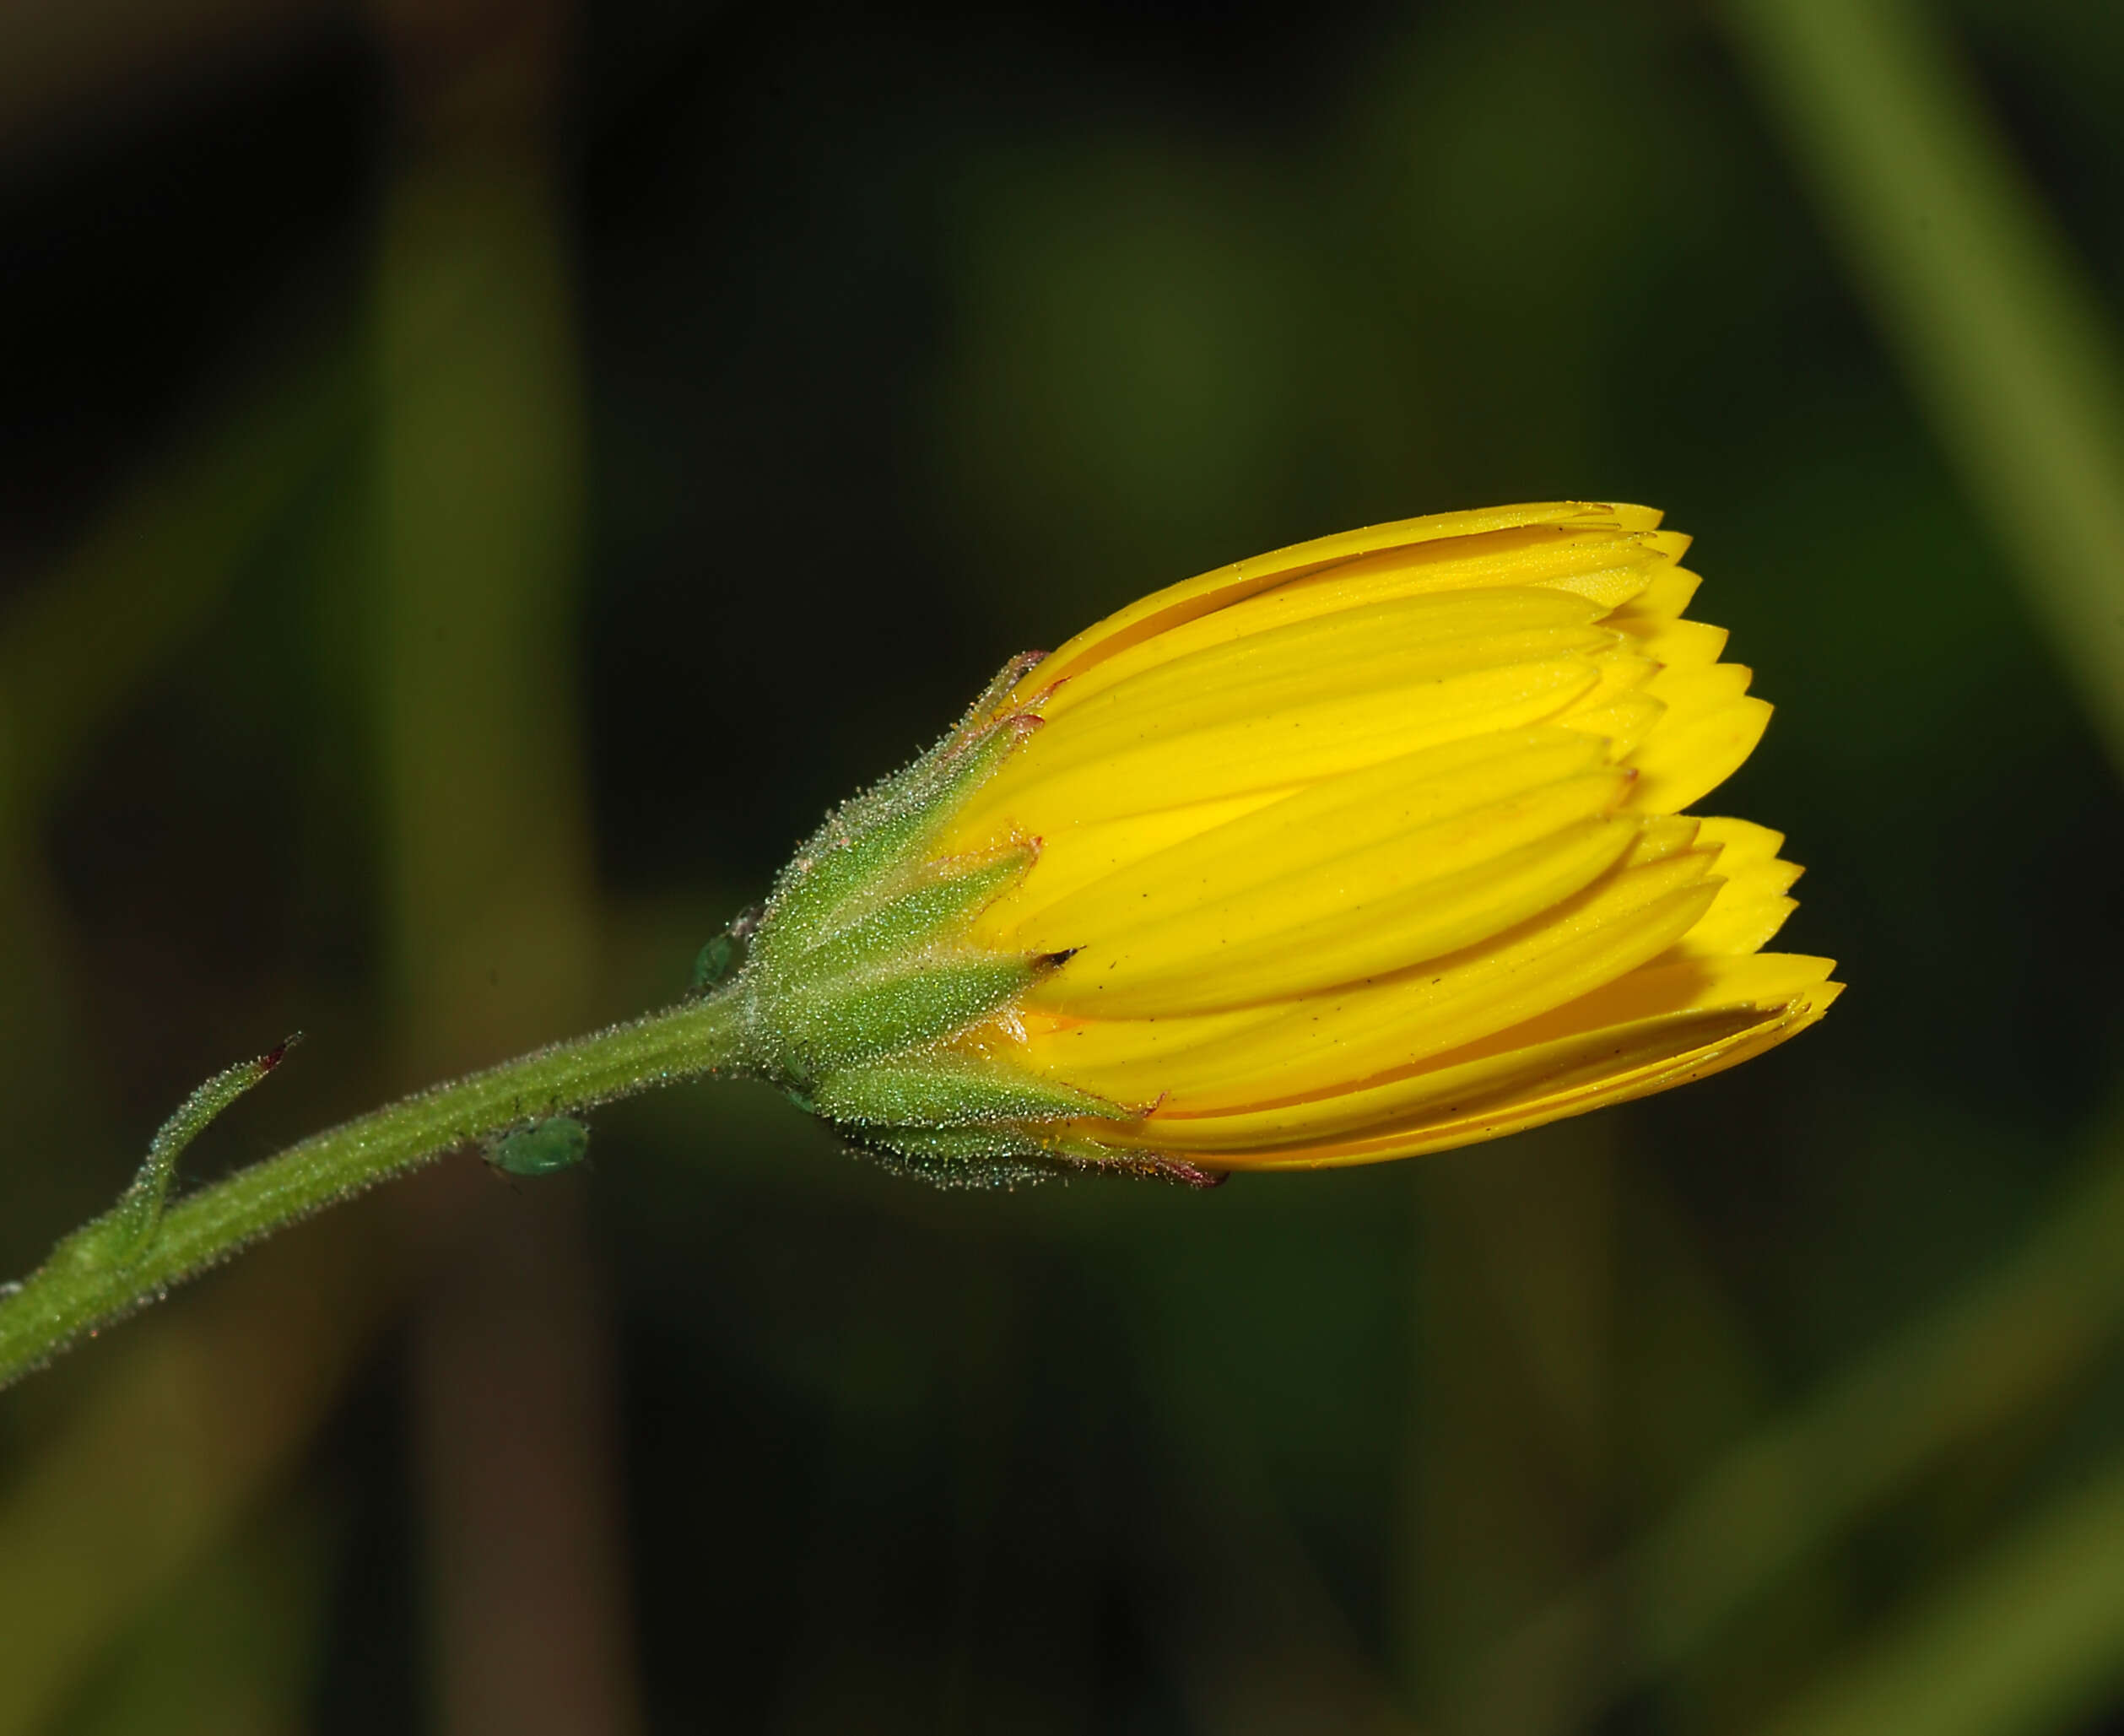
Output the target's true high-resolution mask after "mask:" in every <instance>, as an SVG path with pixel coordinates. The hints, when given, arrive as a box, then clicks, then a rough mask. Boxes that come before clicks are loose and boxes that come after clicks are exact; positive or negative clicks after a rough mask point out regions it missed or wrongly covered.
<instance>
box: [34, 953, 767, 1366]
mask: <svg viewBox="0 0 2124 1736" xmlns="http://www.w3.org/2000/svg"><path fill="white" fill-rule="evenodd" d="M743 1059H744V1044H743V1014H742V1010H741V1009H740V1007H739V1005H738V999H737V998H736V995H735V994H734V993H733V992H731V991H728V990H726V991H725V992H722V993H721V994H717V995H713V996H710V997H708V998H704V999H699V1000H691V1001H684V1002H681V1003H679V1004H678V1006H675V1007H671V1008H667V1009H665V1010H664V1011H662V1012H660V1013H651V1014H648V1015H647V1016H646V1017H644V1018H641V1019H635V1020H633V1021H631V1022H630V1023H628V1024H625V1025H613V1026H612V1027H611V1028H610V1029H609V1030H601V1031H597V1032H595V1033H593V1034H592V1035H591V1036H581V1037H576V1038H574V1039H573V1040H571V1041H568V1042H564V1043H555V1044H554V1045H553V1046H551V1047H549V1048H544V1049H539V1050H537V1051H535V1052H532V1053H531V1054H528V1055H524V1056H521V1057H518V1058H517V1059H516V1060H514V1061H508V1062H505V1063H502V1064H501V1065H500V1066H499V1067H494V1068H488V1069H487V1070H486V1071H485V1072H484V1073H475V1074H468V1075H467V1076H466V1077H465V1078H463V1079H454V1080H451V1082H450V1083H449V1084H440V1085H435V1086H432V1087H430V1089H429V1090H424V1091H421V1092H419V1093H417V1094H416V1095H413V1096H411V1097H406V1098H403V1099H401V1100H400V1101H397V1102H396V1103H392V1104H388V1105H386V1106H385V1107H383V1108H381V1109H378V1110H373V1111H370V1113H369V1114H367V1115H365V1116H361V1117H358V1118H357V1119H355V1120H354V1121H350V1122H345V1123H344V1124H343V1125H342V1126H339V1127H337V1128H332V1129H331V1130H330V1131H328V1132H327V1133H317V1134H315V1135H313V1136H312V1137H311V1138H307V1139H305V1140H303V1141H302V1142H301V1143H300V1144H297V1145H291V1146H289V1148H288V1149H286V1150H285V1151H283V1152H280V1153H278V1154H277V1155H274V1156H273V1157H269V1158H268V1159H266V1160H264V1161H263V1162H262V1163H258V1164H255V1165H252V1166H251V1168H249V1169H246V1170H240V1171H237V1172H236V1174H235V1175H233V1176H230V1177H229V1178H228V1179H227V1180H226V1181H223V1182H215V1183H213V1185H212V1186H210V1187H203V1188H201V1189H200V1190H199V1191H198V1192H196V1193H193V1194H191V1195H189V1196H188V1197H186V1198H183V1199H181V1200H180V1201H178V1202H177V1203H176V1204H174V1205H172V1206H170V1208H169V1209H168V1210H167V1211H165V1212H162V1213H160V1214H159V1220H158V1221H156V1222H155V1223H154V1225H153V1227H152V1229H151V1230H149V1233H148V1234H147V1235H146V1236H144V1237H143V1236H141V1235H140V1234H139V1226H138V1224H137V1223H136V1222H134V1221H133V1220H132V1219H130V1218H127V1217H126V1215H125V1208H124V1207H123V1206H121V1207H120V1208H119V1209H117V1210H116V1211H114V1212H113V1213H111V1214H107V1215H106V1216H105V1217H103V1218H99V1219H97V1220H95V1222H94V1223H92V1224H90V1225H88V1226H86V1227H85V1228H84V1229H83V1230H78V1231H76V1232H75V1233H74V1234H73V1235H72V1236H68V1238H67V1239H66V1240H65V1241H62V1242H61V1243H60V1244H59V1246H58V1247H57V1248H56V1249H55V1250H54V1251H53V1252H52V1256H51V1258H50V1259H48V1260H46V1262H45V1263H44V1264H43V1265H42V1266H41V1267H40V1268H38V1269H37V1270H36V1271H35V1273H33V1274H30V1277H29V1278H28V1279H25V1280H24V1281H23V1282H22V1283H21V1284H19V1285H17V1286H14V1288H13V1289H11V1290H8V1293H7V1294H6V1295H5V1296H4V1297H0V1386H5V1385H6V1384H8V1382H12V1381H14V1380H15V1379H17V1378H19V1376H22V1375H24V1374H26V1373H28V1372H29V1371H30V1370H32V1369H35V1368H36V1367H38V1366H41V1365H42V1364H43V1363H45V1362H46V1361H48V1360H51V1357H52V1356H54V1355H57V1353H58V1352H59V1351H60V1350H62V1349H65V1348H66V1346H67V1345H68V1344H70V1343H72V1342H73V1340H74V1339H77V1338H78V1337H79V1336H80V1335H81V1334H82V1333H86V1332H92V1331H94V1330H95V1329H96V1328H99V1327H100V1326H104V1325H106V1324H108V1323H109V1322H111V1321H113V1320H116V1319H118V1318H120V1317H122V1316H123V1315H126V1314H128V1313H130V1312H132V1311H133V1310H134V1309H136V1308H138V1307H140V1306H143V1304H145V1303H148V1302H150V1301H157V1300H159V1298H160V1297H161V1296H163V1295H165V1293H166V1292H167V1291H168V1290H170V1286H171V1285H173V1284H181V1283H182V1282H183V1281H184V1280H185V1279H187V1278H190V1277H192V1276H193V1275H194V1274H197V1273H199V1272H203V1271H204V1270H205V1269H206V1268H208V1267H209V1266H213V1265H215V1264H217V1263H219V1262H220V1261H222V1260H224V1259H226V1258H228V1257H229V1256H230V1255H231V1254H233V1253H235V1252H236V1251H237V1250H238V1249H239V1248H241V1247H243V1246H244V1245H245V1244H246V1243H247V1242H251V1241H257V1239H258V1238H259V1237H260V1236H265V1235H268V1234H269V1233H270V1232H271V1231H273V1230H278V1229H279V1228H280V1227H281V1226H282V1225H286V1224H290V1223H293V1222H294V1221H295V1220H296V1219H298V1218H305V1217H307V1216H309V1215H310V1214H311V1213H313V1212H316V1211H321V1210H322V1209H324V1208H325V1207H327V1206H329V1205H333V1204H336V1203H338V1202H339V1201H341V1200H343V1199H347V1198H351V1197H352V1196H353V1195H354V1194H356V1193H359V1192H362V1191H363V1190H364V1189H365V1188H368V1187H373V1186H374V1185H375V1184H376V1183H377V1182H381V1181H384V1180H386V1178H387V1177H389V1176H395V1175H397V1174H399V1173H400V1172H401V1171H406V1170H409V1169H412V1168H413V1167H415V1166H416V1165H419V1164H423V1163H425V1162H428V1161H429V1160H432V1159H434V1158H436V1157H439V1156H440V1155H442V1154H443V1153H445V1152H446V1151H451V1150H455V1149H458V1148H460V1147H462V1146H465V1145H467V1144H471V1143H473V1141H475V1140H478V1139H480V1138H484V1137H485V1136H488V1135H490V1134H494V1133H502V1132H505V1131H506V1130H508V1129H510V1128H515V1127H518V1126H521V1125H522V1124H523V1123H525V1122H533V1121H538V1120H540V1119H543V1117H548V1116H554V1115H561V1114H565V1113H568V1112H570V1111H576V1110H583V1109H589V1108H592V1107H594V1106H596V1105H597V1104H600V1103H609V1102H611V1101H614V1100H615V1099H618V1098H621V1097H631V1096H633V1095H636V1094H637V1093H639V1092H642V1091H646V1090H653V1089H655V1088H656V1087H657V1086H659V1085H667V1084H677V1083H678V1081H680V1080H682V1079H697V1078H700V1077H701V1076H703V1075H704V1074H715V1073H719V1072H727V1071H731V1070H733V1069H735V1068H738V1066H739V1065H741V1064H742V1063H743ZM151 1161H152V1160H151Z"/></svg>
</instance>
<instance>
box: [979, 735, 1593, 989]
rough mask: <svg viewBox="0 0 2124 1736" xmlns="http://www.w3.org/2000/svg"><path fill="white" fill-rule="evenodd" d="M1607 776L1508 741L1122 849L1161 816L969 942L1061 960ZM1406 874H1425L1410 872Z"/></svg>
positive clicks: (1469, 743) (1312, 789) (1462, 744)
mask: <svg viewBox="0 0 2124 1736" xmlns="http://www.w3.org/2000/svg"><path fill="white" fill-rule="evenodd" d="M1606 764H1607V756H1606V754H1605V753H1604V752H1603V749H1602V745H1601V744H1600V743H1598V742H1597V741H1594V740H1592V739H1590V738H1587V737H1586V736H1583V735H1579V734H1576V733H1573V732H1571V731H1570V730H1565V729H1528V730H1512V731H1506V732H1502V733H1489V734H1483V735H1478V736H1473V737H1471V738H1468V739H1467V740H1465V741H1458V742H1449V743H1446V744H1444V745H1443V746H1440V747H1435V748H1430V749H1424V751H1422V752H1420V753H1416V754H1402V755H1399V756H1398V757H1397V758H1395V759H1392V760H1386V761H1384V762H1382V763H1381V764H1380V765H1372V766H1368V767H1365V768H1364V769H1362V770H1360V771H1352V772H1348V773H1345V774H1343V775H1342V776H1336V777H1331V778H1325V779H1322V780H1321V781H1319V782H1318V783H1315V784H1312V785H1310V786H1307V787H1305V788H1304V789H1302V790H1300V791H1298V792H1294V793H1290V794H1287V795H1284V796H1282V797H1280V798H1269V799H1267V800H1265V801H1264V800H1261V799H1257V798H1235V801H1234V802H1231V803H1220V804H1215V805H1212V804H1208V803H1204V804H1200V805H1198V806H1197V807H1195V808H1192V809H1187V810H1185V811H1186V813H1187V814H1189V815H1191V816H1192V815H1194V814H1209V813H1213V812H1219V813H1222V812H1224V811H1225V810H1227V809H1230V808H1233V807H1235V806H1238V805H1239V803H1240V801H1243V802H1244V803H1245V809H1244V813H1243V814H1227V816H1226V818H1225V819H1224V823H1222V824H1219V825H1214V826H1213V827H1205V826H1191V827H1190V828H1189V830H1187V831H1186V833H1184V834H1182V835H1181V836H1178V837H1174V838H1171V839H1170V840H1163V839H1161V840H1160V841H1159V842H1158V843H1157V844H1156V845H1154V846H1152V847H1135V846H1122V845H1121V844H1120V843H1119V842H1118V840H1119V839H1121V838H1122V837H1125V836H1127V835H1128V834H1129V832H1130V831H1131V830H1132V829H1134V830H1140V831H1141V832H1142V833H1143V835H1144V836H1146V837H1149V836H1156V835H1157V834H1158V833H1159V832H1160V831H1162V830H1164V829H1165V820H1166V816H1165V814H1145V815H1142V816H1138V817H1136V818H1132V819H1127V820H1119V821H1112V822H1109V823H1107V824H1105V825H1100V826H1099V827H1096V828H1085V829H1084V830H1095V831H1096V832H1097V833H1098V834H1099V835H1100V836H1103V837H1105V838H1108V839H1112V840H1116V842H1115V843H1114V844H1113V845H1112V846H1110V847H1111V848H1112V849H1113V850H1114V851H1115V853H1116V854H1117V855H1119V856H1121V857H1122V858H1123V859H1122V860H1121V862H1120V863H1118V864H1117V871H1116V872H1114V873H1110V874H1105V875H1100V876H1098V877H1097V878H1096V880H1095V881H1094V879H1093V878H1091V877H1080V878H1078V879H1074V880H1073V883H1072V884H1067V885H1062V884H1057V879H1056V877H1055V876H1054V875H1052V874H1051V872H1050V868H1051V863H1050V861H1049V859H1048V857H1046V855H1043V856H1042V857H1041V858H1040V863H1039V864H1038V866H1037V867H1036V868H1035V869H1034V870H1033V872H1032V873H1030V874H1028V875H1027V876H1026V877H1025V879H1024V880H1023V881H1022V882H1020V883H1019V886H1018V887H1017V888H1016V889H1015V890H1014V891H1013V895H1011V897H1010V898H1009V899H1008V900H1005V901H1003V902H1001V903H998V904H997V905H994V906H991V907H990V909H989V911H987V912H986V913H985V915H984V917H983V919H982V922H981V928H980V930H979V933H978V937H977V938H979V939H980V940H981V943H982V944H985V945H990V946H995V947H998V948H1002V949H1015V950H1019V951H1029V952H1058V951H1062V950H1063V949H1067V948H1068V947H1071V946H1075V945H1078V944H1083V943H1084V941H1085V939H1086V938H1088V937H1089V936H1091V935H1094V934H1099V933H1108V932H1110V931H1112V930H1115V929H1117V928H1120V927H1140V926H1143V924H1144V923H1146V922H1151V921H1157V920H1162V919H1164V918H1165V917H1170V915H1172V914H1173V913H1174V912H1175V911H1176V910H1180V909H1183V908H1185V907H1186V906H1189V905H1192V904H1193V903H1195V902H1197V900H1200V899H1203V898H1206V897H1211V896H1230V895H1233V894H1235V893H1236V892H1239V891H1241V890H1246V889H1248V888H1251V887H1255V886H1260V885H1264V884H1268V883H1269V882H1271V881H1273V880H1275V879H1278V878H1280V877H1283V876H1284V875H1288V874H1289V873H1294V872H1297V871H1299V870H1300V869H1301V868H1305V867H1307V866H1311V865H1314V864H1316V863H1321V861H1323V860H1325V859H1328V858H1331V857H1340V856H1342V855H1344V854H1346V853H1348V852H1351V851H1354V850H1359V849H1362V848H1364V847H1365V846H1367V845H1368V844H1371V843H1375V842H1378V841H1384V840H1385V839H1386V838H1388V837H1391V836H1397V835H1398V834H1400V833H1403V832H1408V831H1413V830H1420V829H1423V828H1425V827H1430V826H1433V825H1436V824H1437V823H1438V822H1440V821H1441V820H1444V819H1450V818H1451V817H1452V816H1454V815H1456V814H1470V813H1473V812H1474V811H1475V810H1477V809H1483V808H1487V807H1490V806H1492V805H1494V803H1499V802H1501V801H1505V800H1507V799H1509V798H1512V797H1515V796H1520V795H1523V794H1526V793H1527V792H1531V791H1537V790H1540V789H1543V788H1544V787H1547V786H1549V785H1552V784H1556V783H1560V782H1562V781H1565V779H1569V778H1577V777H1583V776H1586V775H1588V774H1589V773H1592V772H1594V771H1598V770H1600V769H1601V768H1602V767H1603V766H1604V765H1606ZM1409 872H1412V873H1414V872H1421V870H1420V869H1419V868H1414V867H1413V866H1412V868H1410V870H1409ZM1035 918H1038V920H1037V921H1035ZM1058 935H1068V936H1071V937H1073V938H1067V939H1058V938H1056V937H1057V936H1058Z"/></svg>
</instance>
